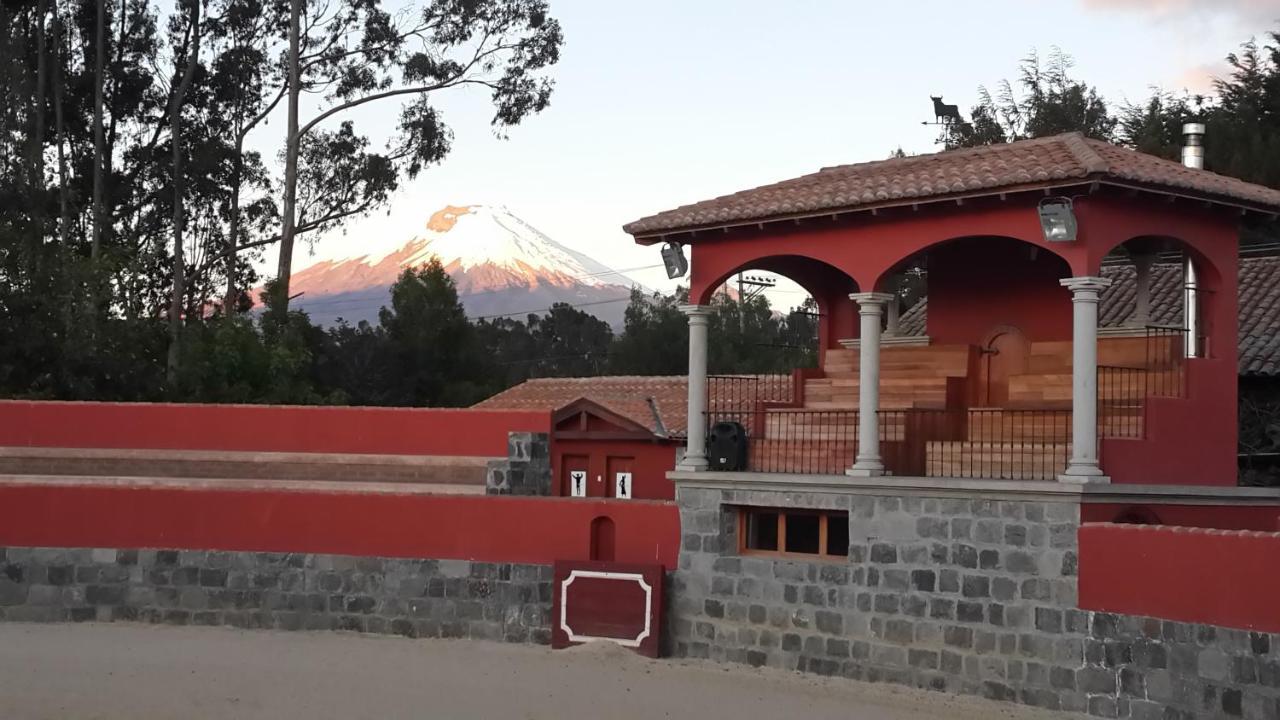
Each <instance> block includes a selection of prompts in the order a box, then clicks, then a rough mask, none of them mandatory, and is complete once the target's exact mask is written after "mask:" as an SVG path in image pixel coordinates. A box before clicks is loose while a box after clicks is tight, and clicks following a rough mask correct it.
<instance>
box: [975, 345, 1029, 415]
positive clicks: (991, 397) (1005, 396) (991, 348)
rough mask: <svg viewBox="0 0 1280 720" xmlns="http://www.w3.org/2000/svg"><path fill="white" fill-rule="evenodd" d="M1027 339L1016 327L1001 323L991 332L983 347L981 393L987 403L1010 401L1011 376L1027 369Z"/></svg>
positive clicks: (981, 400) (1002, 405)
mask: <svg viewBox="0 0 1280 720" xmlns="http://www.w3.org/2000/svg"><path fill="white" fill-rule="evenodd" d="M1027 354H1028V348H1027V339H1026V338H1025V337H1024V336H1023V335H1022V331H1021V330H1019V329H1018V328H1015V327H1002V328H999V329H997V330H996V331H994V332H993V333H992V334H991V335H990V339H989V340H988V341H987V343H986V345H984V346H983V348H982V394H981V396H980V397H979V398H978V402H979V403H980V404H981V405H982V406H984V407H1004V406H1005V405H1007V404H1008V403H1009V376H1010V375H1020V374H1022V373H1025V372H1026V371H1027Z"/></svg>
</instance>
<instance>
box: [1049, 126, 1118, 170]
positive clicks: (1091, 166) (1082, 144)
mask: <svg viewBox="0 0 1280 720" xmlns="http://www.w3.org/2000/svg"><path fill="white" fill-rule="evenodd" d="M1054 137H1055V138H1056V139H1059V140H1061V142H1062V144H1063V146H1064V147H1066V148H1067V150H1068V151H1070V153H1071V154H1072V156H1074V157H1075V159H1076V161H1077V162H1079V163H1080V164H1081V165H1082V166H1083V167H1084V170H1085V173H1086V174H1088V175H1102V174H1106V173H1109V172H1111V163H1109V162H1107V161H1106V160H1105V159H1104V158H1103V157H1102V156H1101V155H1099V154H1098V151H1097V150H1095V149H1093V146H1092V145H1090V143H1089V140H1088V139H1087V138H1086V137H1085V136H1084V133H1082V132H1079V131H1076V132H1069V133H1063V134H1061V135H1055V136H1054Z"/></svg>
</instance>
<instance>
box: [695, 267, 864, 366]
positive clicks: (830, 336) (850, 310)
mask: <svg viewBox="0 0 1280 720" xmlns="http://www.w3.org/2000/svg"><path fill="white" fill-rule="evenodd" d="M746 270H762V271H765V272H771V273H775V274H777V275H781V276H783V277H785V278H787V279H789V280H791V281H793V282H795V283H796V284H797V285H799V286H800V287H801V288H804V290H805V292H807V293H809V295H810V296H812V297H813V299H814V301H815V302H816V303H817V305H818V315H819V317H818V347H817V350H818V358H817V359H818V365H819V367H821V366H822V365H823V363H824V362H825V358H826V351H827V350H828V349H832V348H837V347H839V342H838V341H839V340H840V339H841V338H849V337H856V336H857V326H858V312H857V308H856V307H855V305H854V302H853V301H852V300H851V299H849V294H850V293H856V292H858V291H859V289H858V282H857V281H856V280H855V279H854V278H853V277H852V276H851V275H849V273H847V272H845V271H843V270H841V269H840V268H838V267H836V266H834V265H831V264H829V263H826V262H823V261H822V260H818V259H815V258H812V257H809V256H806V255H787V254H778V255H766V256H763V257H759V258H754V259H752V260H748V261H745V262H740V263H738V264H737V265H734V266H733V267H732V268H730V269H728V270H725V271H722V272H721V273H720V274H719V275H717V276H715V279H714V281H713V282H710V283H708V284H707V285H706V286H705V287H703V288H702V289H701V290H700V292H699V294H698V295H697V296H696V298H694V297H693V296H691V299H694V300H695V301H696V302H697V303H698V304H700V305H706V304H709V303H710V302H711V298H712V295H713V294H714V293H715V292H716V290H718V289H719V288H720V286H722V285H723V284H724V283H725V282H726V281H728V280H729V278H731V277H733V276H734V275H736V274H738V273H740V272H744V271H746Z"/></svg>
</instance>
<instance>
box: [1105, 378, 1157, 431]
mask: <svg viewBox="0 0 1280 720" xmlns="http://www.w3.org/2000/svg"><path fill="white" fill-rule="evenodd" d="M1151 382H1152V371H1150V370H1148V369H1147V368H1135V367H1119V366H1115V365H1099V366H1098V436H1099V437H1113V438H1140V437H1142V436H1143V435H1142V433H1143V420H1144V413H1145V412H1146V398H1147V396H1148V395H1149V394H1150V390H1149V388H1150V386H1151Z"/></svg>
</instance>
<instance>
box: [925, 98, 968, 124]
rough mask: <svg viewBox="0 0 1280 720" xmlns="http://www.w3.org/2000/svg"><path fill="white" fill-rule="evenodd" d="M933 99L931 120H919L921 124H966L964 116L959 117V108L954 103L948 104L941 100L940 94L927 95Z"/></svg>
mask: <svg viewBox="0 0 1280 720" xmlns="http://www.w3.org/2000/svg"><path fill="white" fill-rule="evenodd" d="M929 99H930V100H932V101H933V122H929V121H927V120H925V121H923V122H921V123H920V124H921V125H942V126H948V125H957V124H958V125H966V124H967V123H965V121H964V118H963V117H960V108H959V107H958V106H956V105H948V104H947V103H944V102H942V96H941V95H938V96H937V97H934V96H933V95H930V96H929Z"/></svg>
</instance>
